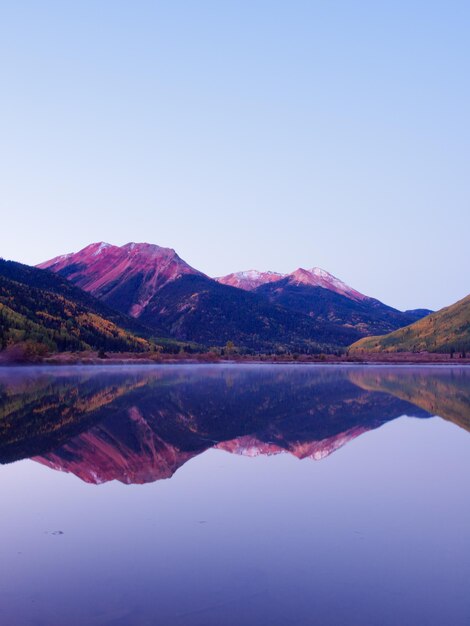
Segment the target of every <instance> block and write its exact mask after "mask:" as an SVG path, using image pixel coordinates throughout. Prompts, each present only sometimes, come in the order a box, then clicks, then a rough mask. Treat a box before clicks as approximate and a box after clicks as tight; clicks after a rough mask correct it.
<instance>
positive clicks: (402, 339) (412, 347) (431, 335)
mask: <svg viewBox="0 0 470 626" xmlns="http://www.w3.org/2000/svg"><path fill="white" fill-rule="evenodd" d="M452 349H454V350H470V295H469V296H467V297H466V298H463V300H459V302H456V303H455V304H453V305H451V306H449V307H446V308H444V309H441V310H440V311H437V312H436V313H431V315H428V316H427V317H424V318H423V319H421V320H419V321H417V322H415V323H414V324H411V326H407V327H406V328H401V329H400V330H397V331H395V332H393V333H390V334H388V335H384V336H380V337H367V338H364V339H361V340H360V341H358V342H356V343H354V344H353V345H352V346H351V348H350V350H351V351H352V352H382V351H385V352H421V351H427V352H448V351H449V350H452Z"/></svg>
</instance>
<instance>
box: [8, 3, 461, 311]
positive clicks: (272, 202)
mask: <svg viewBox="0 0 470 626" xmlns="http://www.w3.org/2000/svg"><path fill="white" fill-rule="evenodd" d="M469 32H470V3H469V2H467V1H466V0H465V1H462V2H454V1H452V0H445V1H444V0H443V1H442V2H433V1H432V0H427V1H423V2H421V1H414V0H407V1H400V0H394V1H390V2H388V1H381V2H376V1H375V0H374V1H370V2H369V1H361V0H358V1H356V2H353V1H352V0H349V1H343V2H342V1H335V0H331V1H326V0H325V1H321V2H320V1H314V0H310V1H307V0H305V1H302V0H284V1H282V2H281V1H277V0H249V1H248V0H247V1H245V0H236V1H232V0H214V1H207V0H192V1H189V0H187V1H182V0H167V1H165V2H163V1H160V2H159V1H158V0H153V1H150V0H149V1H144V0H134V1H132V2H130V1H127V0H126V1H120V0H100V1H99V2H97V1H96V0H80V1H78V0H70V1H68V2H64V1H63V0H58V1H48V0H42V1H41V2H37V1H35V0H34V1H30V2H27V1H22V0H15V1H14V2H2V3H0V59H1V60H0V81H1V82H0V85H1V87H0V89H1V97H0V172H1V173H0V217H1V220H0V255H1V256H3V257H5V258H13V259H15V260H18V261H22V262H25V263H37V262H40V261H42V260H45V259H48V258H50V257H53V256H56V255H58V254H62V253H64V252H69V251H74V250H78V249H80V248H82V247H84V246H85V245H87V244H88V243H91V242H93V241H101V240H104V241H109V242H111V243H115V244H124V243H127V242H129V241H149V242H152V243H158V244H160V245H164V246H169V247H172V248H175V249H176V250H177V252H178V253H179V254H180V256H181V257H183V258H184V259H185V260H186V261H187V262H189V263H190V264H191V265H193V266H195V267H197V268H198V269H200V270H202V271H204V272H206V273H208V274H210V275H221V274H226V273H229V272H232V271H236V270H242V269H251V268H256V269H261V270H266V269H272V270H277V271H280V272H289V271H292V270H294V269H295V268H297V267H299V266H302V267H312V266H320V267H323V268H325V269H327V270H328V271H330V272H332V273H333V274H335V275H337V276H339V277H340V278H342V279H343V280H345V281H346V282H348V283H349V284H351V285H352V286H354V287H355V288H356V289H359V290H360V291H363V292H365V293H367V294H369V295H372V296H375V297H377V298H379V299H381V300H383V301H384V302H386V303H388V304H391V305H394V306H397V307H399V308H411V307H418V306H424V307H431V308H439V307H441V306H444V305H446V304H449V303H451V302H453V301H455V300H457V299H459V298H461V297H463V296H464V295H466V294H468V293H469V292H470V281H469V266H470V263H469V258H470V253H469V244H470V167H469V166H470V158H469V157H470V124H469V112H470V81H469V76H470V63H469V61H470V37H469Z"/></svg>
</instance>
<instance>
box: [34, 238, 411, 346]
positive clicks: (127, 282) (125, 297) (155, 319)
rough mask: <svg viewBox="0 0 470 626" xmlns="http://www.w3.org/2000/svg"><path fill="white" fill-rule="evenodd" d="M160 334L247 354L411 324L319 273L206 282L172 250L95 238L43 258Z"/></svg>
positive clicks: (341, 341) (252, 274)
mask: <svg viewBox="0 0 470 626" xmlns="http://www.w3.org/2000/svg"><path fill="white" fill-rule="evenodd" d="M39 267H41V268H47V269H49V270H51V271H53V272H56V273H58V274H59V275H61V276H62V277H64V278H67V279H68V280H70V281H71V282H73V283H74V284H76V285H77V286H79V287H81V288H82V289H84V290H86V291H88V292H90V293H91V294H92V295H93V296H95V297H97V298H99V299H100V300H102V301H103V302H105V303H106V304H108V305H109V306H111V307H113V308H115V309H116V310H118V311H121V312H122V313H124V314H127V315H131V316H132V317H134V318H137V319H138V320H139V321H140V322H141V323H143V324H144V325H145V326H148V327H150V328H152V329H153V330H154V332H155V333H157V334H158V335H160V336H167V337H172V338H174V339H177V340H180V341H186V342H197V343H199V344H203V345H206V346H213V345H216V346H223V345H225V344H226V343H227V342H229V341H231V342H233V343H234V344H235V345H236V346H240V347H243V348H244V349H247V350H250V351H266V352H270V351H286V350H288V351H290V352H328V351H332V350H337V349H338V348H340V347H346V346H348V345H350V344H351V343H353V342H354V341H356V340H357V339H359V338H361V337H363V336H365V335H370V334H378V333H385V332H389V331H392V330H395V329H397V328H399V327H401V326H404V325H407V324H410V323H412V322H414V321H415V320H416V319H417V316H419V313H410V314H407V313H402V312H400V311H397V310H396V309H393V308H391V307H388V306H386V305H384V304H382V303H381V302H379V301H378V300H374V299H373V298H368V297H367V296H365V295H363V294H361V293H360V292H358V291H356V290H355V289H353V288H352V287H349V286H348V285H346V284H345V283H343V282H342V281H341V280H339V279H338V278H336V277H334V276H333V275H331V274H329V273H328V272H325V271H324V270H321V269H319V268H313V269H311V270H304V269H302V268H299V269H298V270H296V271H295V272H292V274H289V275H286V276H283V275H282V274H277V273H275V272H265V273H262V272H257V271H248V272H239V273H237V274H232V275H229V276H225V277H223V278H219V279H212V278H210V277H208V276H206V275H205V274H203V273H202V272H199V271H198V270H196V269H194V268H193V267H191V266H190V265H189V264H188V263H186V262H185V261H183V260H182V259H181V258H180V257H179V256H178V255H177V254H176V252H175V251H174V250H171V249H169V248H161V247H160V246H156V245H151V244H146V243H138V244H137V243H129V244H126V245H125V246H122V247H118V246H113V245H110V244H107V243H103V242H100V243H94V244H91V245H89V246H87V247H86V248H84V249H83V250H80V251H79V252H77V253H72V254H66V255H63V256H60V257H57V258H55V259H52V260H50V261H46V262H45V263H42V264H41V265H40V266H39Z"/></svg>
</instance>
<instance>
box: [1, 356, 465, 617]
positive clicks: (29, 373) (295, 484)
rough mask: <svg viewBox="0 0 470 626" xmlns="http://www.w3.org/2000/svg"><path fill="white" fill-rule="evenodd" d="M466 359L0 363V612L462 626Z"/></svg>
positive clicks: (63, 615) (463, 606)
mask: <svg viewBox="0 0 470 626" xmlns="http://www.w3.org/2000/svg"><path fill="white" fill-rule="evenodd" d="M468 430H470V371H468V370H467V369H465V368H458V367H455V368H449V367H435V366H433V367H419V368H414V367H375V366H374V367H372V366H339V367H335V366H316V365H314V366H305V365H299V366H293V365H288V366H282V365H272V366H271V365H262V366H251V365H247V366H240V365H236V366H229V365H227V366H226V365H216V366H206V365H196V366H154V367H153V366H152V367H132V368H127V369H125V368H118V367H107V368H106V367H89V368H70V369H65V368H43V367H40V368H17V369H12V368H10V369H7V368H4V369H0V462H1V463H3V464H4V465H3V466H2V467H0V478H1V479H0V497H1V501H2V505H3V506H2V516H0V533H1V536H2V537H3V540H2V541H1V542H0V560H1V562H2V564H3V567H2V568H1V569H0V623H2V624H3V623H5V624H12V625H16V624H18V625H19V626H23V625H29V624H31V625H42V624H44V625H46V624H47V625H52V626H55V625H63V624H71V625H75V624H77V625H83V624H93V625H94V624H109V625H115V626H121V625H127V624H132V625H134V624H137V625H139V624H142V625H143V624H162V625H165V626H168V625H173V624H174V625H184V626H186V625H190V626H193V625H194V626H202V625H216V624H217V625H230V626H231V625H232V624H233V625H235V624H237V625H238V624H241V623H245V624H257V625H258V624H260V625H264V624H266V625H268V624H269V625H270V626H271V625H273V624H274V625H278V624H279V626H280V625H281V624H282V625H284V624H296V625H297V624H302V625H303V624H305V625H310V624H322V625H324V624H327V625H329V624H332V625H336V624H338V625H339V624H381V625H383V624H385V625H395V624H400V625H402V624H410V625H411V624H413V625H414V624H431V625H434V624H436V625H438V624H439V625H441V624H444V623H446V624H457V625H460V624H462V625H463V624H467V623H468V622H469V619H470V600H469V599H468V593H467V590H468V581H469V579H470V559H469V556H470V554H469V552H470V547H469V546H470V541H469V540H470V536H469V531H468V528H470V499H469V498H468V488H467V487H466V481H465V476H466V475H467V473H468V471H469V470H470V455H469V454H468V445H469V441H470V440H469V438H468Z"/></svg>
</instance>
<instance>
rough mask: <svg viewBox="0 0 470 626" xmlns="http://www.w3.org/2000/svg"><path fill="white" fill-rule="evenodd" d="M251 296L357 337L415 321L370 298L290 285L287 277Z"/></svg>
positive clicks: (388, 330)
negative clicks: (331, 324) (264, 298)
mask: <svg viewBox="0 0 470 626" xmlns="http://www.w3.org/2000/svg"><path fill="white" fill-rule="evenodd" d="M255 293H257V294H259V295H263V296H265V297H266V298H268V300H269V301H270V302H271V303H273V304H277V305H279V306H283V307H285V308H286V309H289V310H292V311H297V312H298V313H303V314H304V315H308V316H310V317H314V318H315V319H316V320H317V321H318V322H322V321H324V322H330V323H333V324H336V325H337V326H340V327H345V328H349V329H350V330H351V331H352V332H354V333H355V334H356V336H357V337H358V338H360V337H364V336H366V335H371V334H379V333H387V332H391V331H393V330H396V329H397V328H400V327H402V326H406V325H407V324H411V323H413V322H414V321H415V320H416V319H417V318H416V316H415V315H416V314H415V313H414V312H409V313H402V312H401V311H398V310H397V309H394V308H392V307H389V306H387V305H386V304H383V303H382V302H380V301H379V300H375V299H374V298H368V297H366V296H364V297H363V298H361V299H357V298H351V297H349V296H346V295H343V294H340V293H337V292H335V291H332V290H330V289H327V288H325V287H315V286H313V285H310V284H302V283H298V282H294V281H293V280H292V278H291V277H290V276H288V277H286V278H284V279H282V280H280V281H278V282H275V283H270V284H265V285H262V286H260V287H258V288H257V289H256V290H255ZM417 315H419V313H417Z"/></svg>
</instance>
